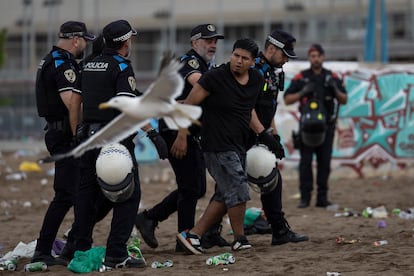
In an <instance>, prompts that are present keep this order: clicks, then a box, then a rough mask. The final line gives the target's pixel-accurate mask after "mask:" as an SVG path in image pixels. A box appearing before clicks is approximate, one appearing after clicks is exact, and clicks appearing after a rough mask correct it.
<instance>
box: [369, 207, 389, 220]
mask: <svg viewBox="0 0 414 276" xmlns="http://www.w3.org/2000/svg"><path fill="white" fill-rule="evenodd" d="M372 217H373V218H386V217H388V212H387V209H386V208H385V206H379V207H376V208H374V209H372Z"/></svg>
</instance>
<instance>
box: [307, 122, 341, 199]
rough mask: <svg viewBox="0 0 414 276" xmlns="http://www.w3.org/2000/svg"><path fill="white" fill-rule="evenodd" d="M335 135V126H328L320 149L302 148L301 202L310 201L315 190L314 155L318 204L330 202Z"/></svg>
mask: <svg viewBox="0 0 414 276" xmlns="http://www.w3.org/2000/svg"><path fill="white" fill-rule="evenodd" d="M334 135H335V125H334V124H331V125H328V128H327V131H326V136H325V141H324V142H323V143H322V145H320V146H318V147H307V146H305V145H302V146H301V148H300V163H299V180H300V186H299V188H300V193H301V200H303V201H307V202H309V201H310V198H311V193H312V190H313V172H312V161H313V154H316V162H317V170H316V173H317V176H316V183H317V186H318V190H317V202H323V201H326V200H328V198H327V193H328V178H329V174H330V172H331V158H332V146H333V139H334Z"/></svg>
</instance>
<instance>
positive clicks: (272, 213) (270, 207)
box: [260, 171, 284, 227]
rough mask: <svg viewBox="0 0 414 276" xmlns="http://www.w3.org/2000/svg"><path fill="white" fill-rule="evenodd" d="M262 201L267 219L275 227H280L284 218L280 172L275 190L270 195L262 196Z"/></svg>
mask: <svg viewBox="0 0 414 276" xmlns="http://www.w3.org/2000/svg"><path fill="white" fill-rule="evenodd" d="M260 200H261V201H262V207H263V211H264V213H265V215H266V219H267V221H268V222H269V224H271V225H272V226H273V227H276V225H279V224H280V223H281V220H282V219H283V218H284V213H283V212H282V177H281V175H280V171H279V174H278V184H277V186H276V187H275V189H274V190H273V191H271V192H269V193H266V194H263V195H261V196H260Z"/></svg>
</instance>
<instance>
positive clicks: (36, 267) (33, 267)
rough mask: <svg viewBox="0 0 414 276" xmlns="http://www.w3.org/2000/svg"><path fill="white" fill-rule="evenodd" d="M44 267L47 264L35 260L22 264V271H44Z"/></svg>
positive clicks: (45, 267)
mask: <svg viewBox="0 0 414 276" xmlns="http://www.w3.org/2000/svg"><path fill="white" fill-rule="evenodd" d="M46 269H47V264H45V263H44V262H35V263H30V264H27V265H25V266H24V271H26V272H35V271H45V270H46Z"/></svg>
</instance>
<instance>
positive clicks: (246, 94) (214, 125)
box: [199, 63, 263, 153]
mask: <svg viewBox="0 0 414 276" xmlns="http://www.w3.org/2000/svg"><path fill="white" fill-rule="evenodd" d="M199 84H200V85H201V86H202V87H203V88H204V89H205V90H207V91H208V92H209V93H210V95H209V96H208V97H207V98H206V99H205V100H204V101H203V102H202V108H203V120H202V128H201V134H202V135H201V136H202V140H201V145H202V148H203V150H204V151H207V152H209V151H210V152H223V151H237V152H241V153H245V152H246V149H247V147H248V137H249V130H250V127H249V124H250V119H251V111H252V109H253V107H254V105H255V103H256V99H257V96H258V94H259V91H260V90H261V89H262V87H263V77H262V76H261V74H260V73H259V72H258V71H257V70H256V69H253V68H250V69H249V81H248V83H247V84H246V85H241V84H240V83H239V82H237V80H236V79H235V78H234V77H233V75H232V74H231V72H230V63H227V64H222V65H221V66H219V67H217V68H215V69H212V70H210V71H208V72H206V73H204V75H203V76H202V77H201V78H200V80H199Z"/></svg>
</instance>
